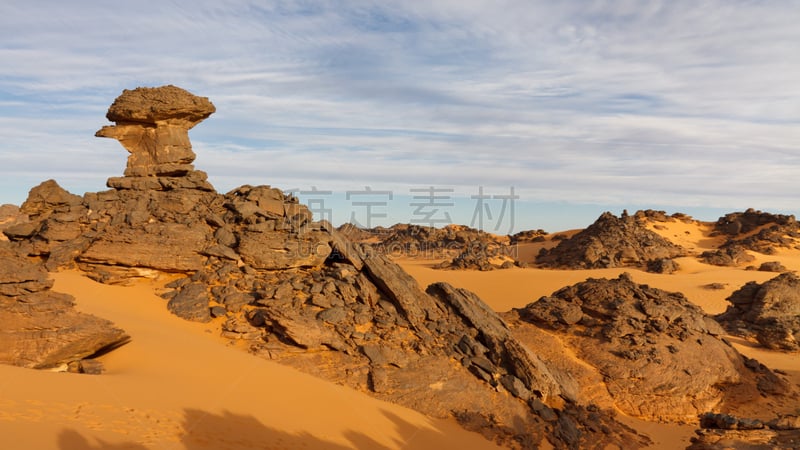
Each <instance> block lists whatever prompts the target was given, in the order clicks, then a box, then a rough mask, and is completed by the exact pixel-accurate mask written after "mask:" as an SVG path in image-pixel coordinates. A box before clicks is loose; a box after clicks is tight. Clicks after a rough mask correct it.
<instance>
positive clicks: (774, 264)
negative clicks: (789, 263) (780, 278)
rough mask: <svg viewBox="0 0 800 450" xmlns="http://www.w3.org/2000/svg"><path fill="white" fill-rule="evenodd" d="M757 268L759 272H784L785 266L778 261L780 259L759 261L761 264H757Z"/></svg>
mask: <svg viewBox="0 0 800 450" xmlns="http://www.w3.org/2000/svg"><path fill="white" fill-rule="evenodd" d="M758 270H759V271H760V272H778V273H781V272H786V270H787V269H786V266H784V265H783V264H781V263H780V261H767V262H764V263H761V265H760V266H758Z"/></svg>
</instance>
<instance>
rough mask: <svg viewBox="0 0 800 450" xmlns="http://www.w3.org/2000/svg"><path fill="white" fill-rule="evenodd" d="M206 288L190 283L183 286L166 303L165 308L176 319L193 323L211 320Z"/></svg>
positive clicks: (202, 285)
mask: <svg viewBox="0 0 800 450" xmlns="http://www.w3.org/2000/svg"><path fill="white" fill-rule="evenodd" d="M208 302H209V293H208V288H207V287H206V285H204V284H200V283H190V284H187V285H186V286H184V287H183V288H182V289H181V290H180V292H178V294H177V295H176V296H175V297H173V298H172V299H171V300H170V301H169V302H168V303H167V308H169V310H170V311H171V312H172V313H173V314H175V315H176V316H178V317H182V318H184V319H186V320H191V321H193V322H208V321H209V320H211V311H210V309H209V305H208Z"/></svg>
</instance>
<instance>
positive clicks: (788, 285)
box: [717, 273, 800, 352]
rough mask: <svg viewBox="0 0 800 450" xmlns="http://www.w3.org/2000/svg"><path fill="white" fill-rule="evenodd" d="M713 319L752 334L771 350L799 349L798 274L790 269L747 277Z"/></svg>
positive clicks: (799, 302) (799, 297)
mask: <svg viewBox="0 0 800 450" xmlns="http://www.w3.org/2000/svg"><path fill="white" fill-rule="evenodd" d="M728 301H729V302H730V303H731V305H730V306H728V309H727V310H726V311H725V312H724V313H722V314H720V315H719V316H717V320H718V321H719V322H720V323H722V324H723V326H725V328H726V329H728V330H729V331H730V332H731V333H734V334H737V335H740V336H745V337H748V336H754V337H755V338H756V339H757V340H758V341H759V342H760V343H761V344H762V345H764V346H765V347H768V348H770V349H773V350H784V351H793V352H796V351H800V278H798V277H797V275H794V274H791V273H783V274H781V275H778V276H777V277H775V278H773V279H771V280H768V281H765V282H764V283H761V284H759V283H756V282H754V281H751V282H749V283H747V284H745V285H744V286H742V287H741V288H740V289H738V290H737V291H735V292H734V293H733V294H731V296H730V297H728Z"/></svg>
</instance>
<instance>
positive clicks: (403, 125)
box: [0, 0, 800, 232]
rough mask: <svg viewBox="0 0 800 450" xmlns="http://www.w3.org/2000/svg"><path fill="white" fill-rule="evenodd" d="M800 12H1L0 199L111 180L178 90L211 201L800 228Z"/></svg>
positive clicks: (385, 215)
mask: <svg viewBox="0 0 800 450" xmlns="http://www.w3.org/2000/svg"><path fill="white" fill-rule="evenodd" d="M798 23H800V1H797V0H776V1H769V0H765V1H744V0H719V1H715V0H711V1H683V0H671V1H646V0H636V1H633V0H632V1H624V0H619V1H601V0H597V1H589V0H587V1H563V2H552V1H535V0H520V1H515V0H508V1H503V0H494V1H471V0H457V1H456V0H425V1H415V0H405V1H396V2H395V1H367V0H364V1H361V0H347V1H304V0H295V1H259V2H249V1H239V0H211V1H208V0H194V1H166V0H158V1H147V0H142V1H137V2H113V3H110V2H105V1H87V0H72V1H69V2H65V1H63V0H54V1H39V0H26V1H17V0H6V1H3V2H2V3H0V204H1V203H13V204H20V203H22V202H23V201H24V200H25V198H26V196H27V192H28V190H29V189H30V188H31V187H33V186H35V185H37V184H38V183H40V182H42V181H44V180H47V179H51V178H52V179H55V180H57V181H58V182H59V184H61V186H63V187H64V188H66V189H67V190H69V191H70V192H73V193H78V194H82V193H84V192H95V191H100V190H105V189H107V188H106V187H105V181H106V179H107V178H108V177H111V176H119V175H121V174H122V171H123V170H124V167H125V159H126V157H127V153H126V151H125V150H124V149H123V148H122V147H121V146H120V145H119V143H117V142H114V141H113V140H110V139H98V138H95V137H94V133H95V131H96V130H98V129H99V128H100V127H101V126H103V125H107V124H109V123H108V121H107V120H106V118H105V112H106V110H107V108H108V106H109V105H110V104H111V103H112V102H113V100H114V98H116V97H117V96H118V95H119V94H120V93H121V92H122V90H123V89H132V88H135V87H137V86H161V85H165V84H174V85H177V86H180V87H182V88H184V89H187V90H189V91H190V92H192V93H194V94H196V95H200V96H204V97H208V98H209V99H210V100H211V101H212V102H213V103H214V104H215V105H216V107H217V112H216V113H215V114H214V115H212V116H211V117H210V118H209V119H207V120H206V121H205V122H203V123H201V124H199V125H197V126H196V127H195V128H194V129H192V130H191V131H190V137H191V139H192V143H193V148H194V151H195V153H197V155H198V159H197V160H196V161H195V166H196V168H197V169H199V170H204V171H206V172H207V173H208V174H209V180H210V181H211V183H212V184H213V185H214V186H215V187H216V188H217V190H219V191H220V192H226V191H228V190H231V189H233V188H235V187H237V186H239V185H242V184H251V185H260V184H268V185H272V186H275V187H279V188H281V189H284V190H293V191H296V192H298V194H299V196H300V199H301V200H302V201H304V202H307V203H309V204H310V206H312V209H314V210H315V211H316V212H317V214H318V215H324V214H326V213H330V214H329V216H330V218H332V219H333V220H334V222H339V223H341V222H344V221H348V220H353V221H355V222H358V223H360V224H361V225H365V226H366V225H371V226H376V225H391V224H393V223H396V222H404V223H406V222H412V223H420V224H431V225H436V226H441V225H443V224H446V223H447V222H448V221H451V222H457V223H463V224H467V225H473V226H478V225H481V226H482V228H484V229H486V230H487V231H496V232H507V231H509V232H516V231H521V230H525V229H538V228H543V229H545V230H548V231H556V230H564V229H571V228H580V227H585V226H587V225H588V224H590V223H591V222H593V221H594V219H596V218H597V216H599V215H600V213H602V212H603V211H606V210H608V211H612V212H614V213H615V214H619V213H621V211H622V210H623V209H628V210H629V211H631V212H632V211H635V210H637V209H644V208H653V209H660V210H665V211H667V212H668V213H672V212H684V213H689V214H691V215H693V216H695V217H696V218H699V219H702V220H716V218H717V217H719V216H720V215H722V214H724V213H726V212H733V211H741V210H744V209H746V208H750V207H752V208H756V209H760V210H764V211H769V212H774V213H787V214H797V213H798V212H800V202H798V197H800V193H798V189H796V187H797V183H798V182H797V180H798V179H800V176H799V175H800V26H798Z"/></svg>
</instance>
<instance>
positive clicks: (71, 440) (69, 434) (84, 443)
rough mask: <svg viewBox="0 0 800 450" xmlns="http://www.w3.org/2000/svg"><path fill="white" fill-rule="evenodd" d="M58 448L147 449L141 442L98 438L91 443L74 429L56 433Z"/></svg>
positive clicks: (77, 449) (70, 449)
mask: <svg viewBox="0 0 800 450" xmlns="http://www.w3.org/2000/svg"><path fill="white" fill-rule="evenodd" d="M58 448H59V449H60V450H148V448H147V447H145V446H144V445H141V444H136V443H122V444H110V443H107V442H104V441H102V440H99V439H98V440H97V444H96V445H92V444H91V443H89V440H88V439H87V438H85V437H83V436H82V435H81V434H80V433H78V432H77V431H75V430H64V431H62V432H61V433H59V434H58Z"/></svg>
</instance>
